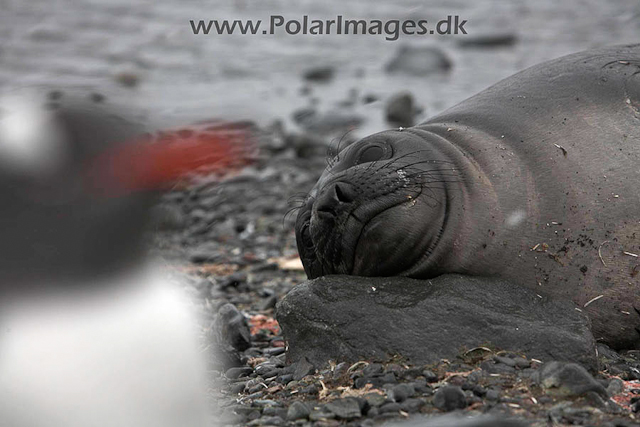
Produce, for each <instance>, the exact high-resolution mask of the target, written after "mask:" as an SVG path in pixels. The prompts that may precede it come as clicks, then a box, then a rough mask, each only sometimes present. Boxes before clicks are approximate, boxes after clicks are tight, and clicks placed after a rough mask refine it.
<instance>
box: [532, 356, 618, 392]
mask: <svg viewBox="0 0 640 427" xmlns="http://www.w3.org/2000/svg"><path fill="white" fill-rule="evenodd" d="M535 381H536V382H537V383H538V384H539V385H541V386H542V387H543V388H545V389H547V391H548V392H551V393H553V394H557V395H562V396H565V397H569V396H582V395H584V394H586V393H587V392H589V391H594V392H596V393H598V394H600V395H601V396H603V397H607V398H608V395H607V391H606V390H605V388H604V387H603V386H602V384H600V383H598V382H597V381H596V380H595V379H594V378H593V376H591V374H590V373H589V372H588V371H587V370H586V369H585V368H583V367H582V366H580V365H578V364H576V363H564V362H556V361H552V362H548V363H545V364H544V365H542V367H540V368H539V369H538V372H537V373H536V375H535Z"/></svg>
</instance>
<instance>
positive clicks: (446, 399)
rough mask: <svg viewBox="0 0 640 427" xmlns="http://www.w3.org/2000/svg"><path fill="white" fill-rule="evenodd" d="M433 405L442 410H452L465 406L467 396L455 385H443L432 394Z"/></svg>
mask: <svg viewBox="0 0 640 427" xmlns="http://www.w3.org/2000/svg"><path fill="white" fill-rule="evenodd" d="M433 406H435V407H436V408H438V409H440V410H442V411H446V412H449V411H453V410H455V409H464V408H466V407H467V397H466V395H465V394H464V391H462V389H461V388H460V387H457V386H444V387H440V388H439V389H438V390H436V393H435V394H434V395H433Z"/></svg>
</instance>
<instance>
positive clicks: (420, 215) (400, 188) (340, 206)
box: [296, 129, 460, 278]
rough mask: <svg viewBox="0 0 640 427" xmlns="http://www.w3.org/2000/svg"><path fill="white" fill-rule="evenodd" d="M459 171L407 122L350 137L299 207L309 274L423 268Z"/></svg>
mask: <svg viewBox="0 0 640 427" xmlns="http://www.w3.org/2000/svg"><path fill="white" fill-rule="evenodd" d="M459 179H460V178H459V174H458V172H457V169H456V166H455V165H454V164H453V163H452V162H451V161H450V160H449V158H448V156H446V155H445V154H444V153H442V152H441V151H440V150H439V149H438V148H437V147H436V145H434V144H431V143H429V142H427V141H426V140H425V138H424V136H423V135H421V134H420V133H418V132H416V131H413V130H411V129H409V130H398V131H385V132H381V133H378V134H374V135H372V136H369V137H366V138H364V139H362V140H360V141H358V142H355V143H353V144H351V145H350V146H348V147H347V148H345V149H344V150H342V151H341V152H340V153H339V154H338V155H337V156H336V158H335V159H334V161H333V162H331V163H330V165H329V167H328V168H327V170H325V172H324V173H323V174H322V176H321V177H320V180H319V181H318V183H317V184H316V185H315V187H314V188H313V189H312V190H311V192H310V193H309V196H308V198H307V200H306V203H305V205H304V206H303V207H302V209H301V210H300V212H299V214H298V218H297V221H296V240H297V245H298V251H299V253H300V258H301V259H302V263H303V265H304V268H305V272H306V273H307V276H309V278H315V277H319V276H322V275H327V274H352V275H359V276H395V275H405V276H412V272H413V271H414V270H416V269H417V268H420V269H421V270H422V269H424V266H425V259H426V258H428V257H429V256H430V254H431V253H432V251H433V250H434V248H435V247H436V245H438V241H439V240H440V238H441V235H442V232H443V230H444V227H445V223H446V221H447V218H448V212H447V209H448V206H449V205H448V203H447V200H448V196H447V193H448V191H450V190H451V185H450V183H453V182H456V181H458V180H459ZM437 273H438V272H437V269H433V275H434V276H435V275H437Z"/></svg>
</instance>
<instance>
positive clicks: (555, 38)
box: [0, 0, 640, 136]
mask: <svg viewBox="0 0 640 427" xmlns="http://www.w3.org/2000/svg"><path fill="white" fill-rule="evenodd" d="M0 5H1V8H2V12H1V13H0V64H1V66H0V89H2V90H13V89H14V88H16V87H23V86H30V85H40V84H65V85H66V84H71V85H87V86H96V87H99V88H101V90H102V91H104V92H106V93H108V95H109V96H110V97H111V98H112V99H115V100H116V101H120V102H124V103H126V104H129V105H133V106H134V107H136V108H138V109H139V110H140V111H143V112H145V114H147V115H148V116H150V117H152V118H154V119H157V120H158V121H159V122H160V123H162V124H163V125H166V126H171V125H177V124H183V123H187V122H189V121H193V120H200V119H207V118H212V117H216V118H223V119H248V120H253V121H256V122H258V123H259V124H268V123H270V122H271V121H272V120H274V119H282V120H283V121H284V122H285V124H286V126H287V130H289V129H292V128H293V127H294V124H293V123H292V121H291V114H292V112H293V111H295V110H296V109H299V108H301V107H305V106H308V105H309V104H310V103H311V102H314V103H315V104H314V105H315V107H316V108H317V109H319V110H321V111H325V112H326V111H331V110H333V109H335V108H337V103H338V102H339V101H342V100H344V99H346V98H347V97H348V96H349V94H350V93H352V94H353V93H355V94H357V95H359V96H362V95H366V94H374V95H376V96H378V97H379V99H380V101H379V102H374V103H371V104H366V105H365V104H363V103H361V102H358V103H356V105H355V106H354V107H353V113H354V114H359V115H361V116H363V117H365V118H366V121H365V122H364V123H363V125H362V126H361V127H360V128H359V129H358V130H356V135H359V136H364V135H366V134H368V133H371V132H374V131H379V130H382V129H384V128H387V127H389V125H388V124H386V123H385V122H384V120H383V112H384V101H385V99H387V98H388V96H389V95H391V94H393V93H396V92H398V91H401V90H408V91H410V92H411V93H412V94H413V95H414V97H415V98H416V100H417V103H418V104H419V105H420V106H422V107H423V112H422V113H421V116H420V117H419V119H424V118H426V117H429V116H432V115H434V114H436V113H438V112H440V111H442V110H444V109H445V108H447V107H449V106H452V105H454V104H455V103H457V102H459V101H461V100H463V99H465V98H466V97H468V96H470V95H472V94H474V93H476V92H478V91H480V90H482V89H483V88H486V87H487V86H489V85H491V84H492V83H495V82H497V81H498V80H500V79H502V78H504V77H507V76H509V75H511V74H513V73H515V72H517V71H519V70H522V69H524V68H526V67H528V66H530V65H533V64H536V63H538V62H541V61H544V60H547V59H551V58H555V57H558V56H561V55H564V54H568V53H572V52H576V51H579V50H583V49H588V48H593V47H599V46H606V45H611V44H621V43H629V42H637V41H640V3H639V2H637V0H614V1H601V0H583V1H557V0H539V1H538V0H537V1H526V0H516V1H509V2H506V1H497V0H454V1H450V2H434V1H431V2H430V1H424V0H400V1H394V2H388V1H372V0H350V1H345V0H327V1H316V0H314V1H310V0H296V1H292V0H288V1H285V0H233V1H225V0H223V1H220V0H218V1H196V0H180V1H179V0H172V1H162V2H159V1H129V0H126V1H125V0H106V1H105V0H100V1H98V0H29V1H26V0H2V1H0ZM338 14H340V15H343V16H344V18H345V19H381V20H389V19H401V20H402V19H414V20H417V19H426V20H428V21H430V22H435V21H436V20H439V19H442V18H444V17H446V16H447V15H459V16H460V17H461V19H466V20H468V23H467V25H466V29H467V31H468V33H469V34H468V35H466V36H465V35H451V36H436V35H427V36H400V38H399V39H398V40H397V41H387V40H385V37H384V36H380V35H377V36H372V35H328V36H327V35H325V36H313V35H306V36H305V35H287V34H284V32H282V31H280V32H279V33H277V34H275V35H262V34H258V35H240V34H237V35H213V34H210V35H194V34H193V31H192V29H191V26H190V24H189V20H191V19H193V20H200V19H204V20H209V19H218V20H220V19H228V20H233V19H254V20H255V19H261V20H263V21H268V20H269V16H270V15H282V16H284V17H285V18H286V19H299V20H300V19H302V16H303V15H308V16H309V19H335V17H336V15H338ZM263 25H264V24H263ZM504 33H508V34H514V35H516V36H517V38H518V40H517V42H516V43H515V44H514V45H513V46H506V47H500V48H493V49H477V48H476V49H474V48H461V47H460V46H459V41H460V40H462V38H463V37H468V38H471V37H474V36H477V35H481V34H504ZM406 44H410V45H415V46H423V45H431V46H436V47H438V48H440V49H441V50H442V51H443V52H444V53H445V54H446V55H447V56H448V57H449V58H450V59H451V60H452V62H453V68H452V69H451V70H450V72H449V73H446V74H444V75H443V74H436V75H431V76H420V77H412V76H404V75H389V74H387V73H386V72H385V71H384V66H385V64H386V63H387V62H388V61H389V60H390V59H391V58H392V57H393V55H394V53H395V52H396V51H397V50H398V49H399V47H400V46H401V45H406ZM318 65H330V66H332V67H334V69H335V71H336V75H335V78H334V79H333V80H332V81H331V82H329V83H328V84H322V85H312V87H311V93H310V95H309V96H302V95H301V92H300V91H301V88H302V87H303V86H305V84H306V83H305V82H304V81H303V79H302V73H303V72H304V70H306V69H308V68H310V67H314V66H318ZM122 73H125V74H127V75H133V76H136V77H137V78H138V84H137V85H136V86H135V87H133V88H127V87H123V86H122V85H121V84H120V83H118V79H117V78H116V76H117V75H119V74H122Z"/></svg>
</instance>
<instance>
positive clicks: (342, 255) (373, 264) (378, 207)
mask: <svg viewBox="0 0 640 427" xmlns="http://www.w3.org/2000/svg"><path fill="white" fill-rule="evenodd" d="M407 202H408V200H407V198H406V196H405V197H400V196H394V197H386V198H382V199H377V200H373V201H370V202H368V203H366V204H362V205H360V206H357V207H355V209H354V208H352V209H351V210H349V211H342V212H340V213H336V212H331V211H326V210H321V209H320V210H318V209H317V208H316V207H314V208H313V209H312V212H311V214H310V218H309V223H308V225H307V226H306V230H305V228H304V226H303V230H302V233H301V237H302V238H301V240H302V242H303V244H302V248H301V249H302V250H301V255H303V256H302V259H303V264H304V265H305V269H306V270H307V275H308V276H309V278H316V277H319V276H322V275H326V274H350V275H360V276H382V275H388V274H393V272H392V271H391V268H382V269H380V267H381V266H384V264H386V263H384V262H382V263H380V262H378V261H379V260H378V261H376V259H377V258H380V254H384V253H385V252H387V251H388V249H389V248H388V246H389V245H395V244H396V243H398V242H395V240H396V239H397V237H396V236H395V235H394V232H393V229H394V228H395V227H393V226H392V224H393V223H401V222H402V221H403V220H404V218H403V217H404V212H402V211H399V210H401V209H402V206H403V205H404V204H407ZM405 228H410V227H409V225H408V226H407V227H405ZM389 230H391V233H389V232H388V231H389ZM298 246H299V249H300V246H301V245H300V244H299V245H298ZM394 268H395V266H394ZM386 270H389V271H386Z"/></svg>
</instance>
